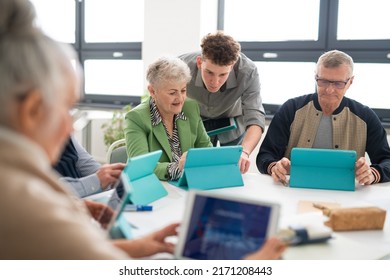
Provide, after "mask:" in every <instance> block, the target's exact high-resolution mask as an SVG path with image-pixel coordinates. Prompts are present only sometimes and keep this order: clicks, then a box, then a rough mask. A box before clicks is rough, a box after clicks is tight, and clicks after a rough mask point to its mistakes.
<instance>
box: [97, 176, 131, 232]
mask: <svg viewBox="0 0 390 280" xmlns="http://www.w3.org/2000/svg"><path fill="white" fill-rule="evenodd" d="M127 194H128V191H126V188H125V185H124V182H123V176H122V175H121V176H120V177H119V179H118V180H117V181H116V183H115V185H114V190H113V192H112V194H111V197H110V198H109V200H108V201H107V207H106V208H105V209H104V210H103V211H102V213H101V215H100V218H99V219H98V221H99V223H100V224H101V226H102V227H103V228H104V229H107V230H108V229H110V228H111V226H112V225H113V224H114V223H115V220H116V219H117V218H118V216H119V214H120V213H121V212H122V210H123V207H124V206H125V204H126V203H127V201H126V200H127V199H128V195H127Z"/></svg>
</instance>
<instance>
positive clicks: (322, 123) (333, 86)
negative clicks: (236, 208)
mask: <svg viewBox="0 0 390 280" xmlns="http://www.w3.org/2000/svg"><path fill="white" fill-rule="evenodd" d="M353 80H354V76H353V60H352V58H351V57H350V56H349V55H348V54H346V53H344V52H341V51H338V50H332V51H329V52H326V53H324V54H323V55H321V56H320V58H319V59H318V62H317V67H316V73H315V81H316V83H317V92H316V93H314V94H309V95H303V96H299V97H296V98H292V99H290V100H288V101H287V102H285V103H284V104H283V105H282V106H281V108H280V109H279V110H278V112H277V113H276V114H275V116H274V118H273V119H272V122H271V124H270V126H269V128H268V131H267V135H266V137H265V139H264V141H263V143H262V145H261V147H260V151H259V153H258V155H257V159H256V164H257V168H258V169H259V171H260V172H261V173H263V174H269V175H271V176H272V177H273V179H274V180H275V182H286V181H287V177H286V175H288V174H289V172H290V155H291V149H292V148H294V147H301V148H322V149H338V150H355V151H356V153H357V156H358V160H357V162H356V165H355V177H356V180H357V181H358V182H359V184H361V185H371V184H374V183H379V182H387V181H390V148H389V143H388V141H387V134H386V131H385V129H384V128H383V126H382V124H381V122H380V120H379V118H378V117H377V115H376V114H375V113H374V111H372V110H371V109H370V108H368V107H367V106H364V105H362V104H361V103H359V102H357V101H355V100H353V99H350V98H347V97H345V94H346V92H347V90H348V89H349V87H350V86H351V85H352V83H353ZM368 94H369V93H368ZM366 152H367V154H368V156H369V158H370V161H371V163H369V162H368V161H366V158H365V153H366Z"/></svg>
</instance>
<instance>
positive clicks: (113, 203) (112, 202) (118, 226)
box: [107, 171, 132, 239]
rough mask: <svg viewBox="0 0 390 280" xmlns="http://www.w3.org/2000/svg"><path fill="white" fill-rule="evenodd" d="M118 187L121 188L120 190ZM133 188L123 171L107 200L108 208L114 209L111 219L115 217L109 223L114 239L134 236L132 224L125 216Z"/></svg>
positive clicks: (111, 235)
mask: <svg viewBox="0 0 390 280" xmlns="http://www.w3.org/2000/svg"><path fill="white" fill-rule="evenodd" d="M118 188H121V190H119V191H118ZM130 192H131V188H130V185H129V183H128V181H127V178H126V175H125V174H124V171H122V173H121V176H120V178H119V180H118V181H117V183H116V186H115V189H114V190H113V192H112V194H111V196H110V198H109V199H108V201H107V206H108V208H111V209H112V210H113V211H114V214H113V216H112V218H111V219H114V220H112V221H111V222H110V224H109V228H108V231H109V235H110V237H111V238H112V239H118V238H127V239H131V238H132V231H131V226H130V224H129V223H128V222H127V221H126V219H125V218H124V217H123V209H124V208H125V205H126V204H127V203H128V202H129V199H130V194H131V193H130ZM110 225H111V226H110Z"/></svg>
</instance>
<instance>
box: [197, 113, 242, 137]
mask: <svg viewBox="0 0 390 280" xmlns="http://www.w3.org/2000/svg"><path fill="white" fill-rule="evenodd" d="M203 125H204V128H205V129H206V132H207V134H208V135H209V136H213V135H216V134H220V133H223V132H227V131H229V130H232V129H236V128H237V124H236V119H235V118H234V117H230V118H222V119H203Z"/></svg>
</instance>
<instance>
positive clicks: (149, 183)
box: [123, 150, 168, 205]
mask: <svg viewBox="0 0 390 280" xmlns="http://www.w3.org/2000/svg"><path fill="white" fill-rule="evenodd" d="M161 153H162V151H161V150H158V151H154V152H150V153H147V154H144V155H140V156H136V157H132V158H129V159H128V161H127V164H126V167H125V169H124V170H123V171H124V174H125V176H126V178H127V181H128V182H129V184H130V186H131V195H130V200H131V203H133V204H139V205H146V204H149V203H151V202H153V201H155V200H157V199H159V198H162V197H164V196H166V195H167V194H168V192H167V191H166V190H165V188H164V186H163V185H162V184H161V182H160V180H159V179H158V178H157V176H156V174H154V169H155V167H156V165H157V162H158V160H159V159H160V157H161Z"/></svg>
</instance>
